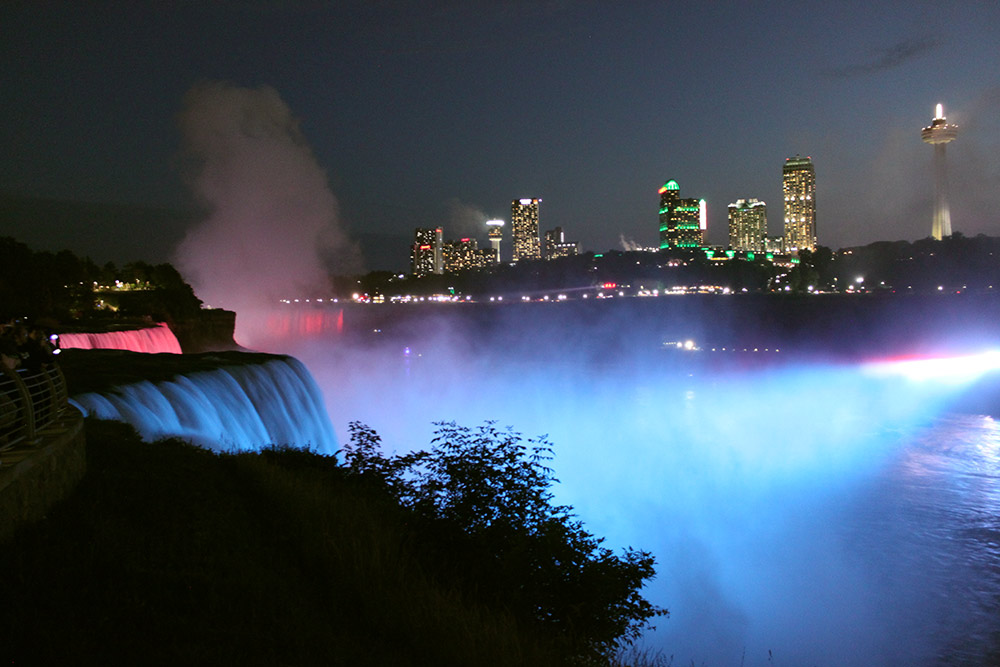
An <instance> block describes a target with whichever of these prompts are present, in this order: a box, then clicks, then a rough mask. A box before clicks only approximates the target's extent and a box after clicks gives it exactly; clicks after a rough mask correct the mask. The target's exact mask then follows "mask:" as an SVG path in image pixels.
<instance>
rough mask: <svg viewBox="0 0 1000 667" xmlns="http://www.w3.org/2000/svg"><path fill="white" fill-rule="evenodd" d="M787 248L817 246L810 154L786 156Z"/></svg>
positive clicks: (793, 251) (784, 186)
mask: <svg viewBox="0 0 1000 667" xmlns="http://www.w3.org/2000/svg"><path fill="white" fill-rule="evenodd" d="M782 190H783V192H784V195H785V237H784V245H785V252H787V253H796V252H798V251H799V250H815V249H816V172H815V170H814V169H813V162H812V158H811V157H799V156H798V155H796V156H795V157H790V158H786V159H785V166H784V168H783V169H782Z"/></svg>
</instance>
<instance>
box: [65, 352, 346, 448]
mask: <svg viewBox="0 0 1000 667" xmlns="http://www.w3.org/2000/svg"><path fill="white" fill-rule="evenodd" d="M70 402H71V403H72V404H73V405H75V406H76V407H77V408H79V409H80V411H81V412H83V413H84V415H86V416H94V417H97V418H99V419H111V420H116V421H123V422H127V423H129V424H131V425H132V426H133V427H135V429H136V430H137V431H138V432H139V435H140V436H142V438H143V440H145V441H147V442H151V441H154V440H158V439H162V438H172V437H176V438H181V439H182V440H186V441H188V442H191V443H192V444H195V445H199V446H201V447H204V448H206V449H211V450H214V451H246V450H251V451H252V450H259V449H261V448H262V447H266V446H268V445H272V444H273V445H290V446H295V447H308V448H309V449H312V450H313V451H316V452H319V453H321V454H333V453H334V452H335V451H336V449H337V439H336V436H335V434H334V432H333V426H332V425H331V424H330V418H329V417H328V416H327V413H326V408H325V407H324V405H323V399H322V395H321V392H320V389H319V387H318V385H317V384H316V382H315V381H314V380H313V378H312V375H310V374H309V371H308V370H306V368H305V366H303V365H302V363H301V362H299V361H298V360H297V359H294V358H292V357H281V358H276V359H273V360H271V361H268V362H265V363H263V364H252V365H240V366H236V365H234V366H225V367H222V368H218V369H216V370H212V371H202V372H197V373H192V374H191V375H186V376H178V377H175V378H174V379H172V380H168V381H164V382H156V383H153V382H148V381H141V382H136V383H134V384H128V385H124V386H119V387H117V388H115V389H114V390H113V391H111V392H108V393H103V394H101V393H94V392H91V393H85V394H79V395H76V396H74V397H72V398H71V399H70Z"/></svg>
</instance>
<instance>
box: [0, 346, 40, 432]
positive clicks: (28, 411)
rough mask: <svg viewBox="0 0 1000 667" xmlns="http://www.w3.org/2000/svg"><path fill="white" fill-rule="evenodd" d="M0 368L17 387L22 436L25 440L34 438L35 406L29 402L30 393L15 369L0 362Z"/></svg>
mask: <svg viewBox="0 0 1000 667" xmlns="http://www.w3.org/2000/svg"><path fill="white" fill-rule="evenodd" d="M0 368H2V369H3V373H4V375H5V376H7V377H8V378H10V379H11V380H12V381H13V382H14V386H15V387H17V393H18V394H19V395H20V397H21V405H20V407H21V414H22V415H24V427H25V428H24V438H25V439H26V440H29V441H30V440H34V439H35V408H34V406H33V405H32V404H31V395H30V394H29V393H28V387H27V386H25V384H24V381H23V380H22V379H21V376H20V375H19V374H18V373H17V371H14V370H11V369H9V368H7V366H5V365H2V364H0Z"/></svg>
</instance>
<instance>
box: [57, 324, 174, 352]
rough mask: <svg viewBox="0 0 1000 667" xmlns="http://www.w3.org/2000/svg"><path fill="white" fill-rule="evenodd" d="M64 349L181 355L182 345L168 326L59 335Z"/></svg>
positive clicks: (60, 344) (159, 325)
mask: <svg viewBox="0 0 1000 667" xmlns="http://www.w3.org/2000/svg"><path fill="white" fill-rule="evenodd" d="M59 346H60V347H62V348H80V349H84V350H130V351H132V352H150V353H156V352H170V353H173V354H180V353H181V345H180V343H178V342H177V338H176V337H175V336H174V333H173V332H172V331H171V330H170V327H168V326H167V325H166V324H163V323H162V322H161V323H159V324H157V325H156V326H155V327H149V328H146V329H132V330H129V331H108V332H106V333H64V334H59Z"/></svg>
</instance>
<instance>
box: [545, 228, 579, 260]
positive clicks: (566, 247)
mask: <svg viewBox="0 0 1000 667" xmlns="http://www.w3.org/2000/svg"><path fill="white" fill-rule="evenodd" d="M579 254H580V246H579V244H577V243H574V242H573V241H567V240H566V236H565V235H564V234H563V229H562V227H556V228H555V229H550V230H548V231H547V232H545V259H558V258H560V257H573V256H574V255H579Z"/></svg>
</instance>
